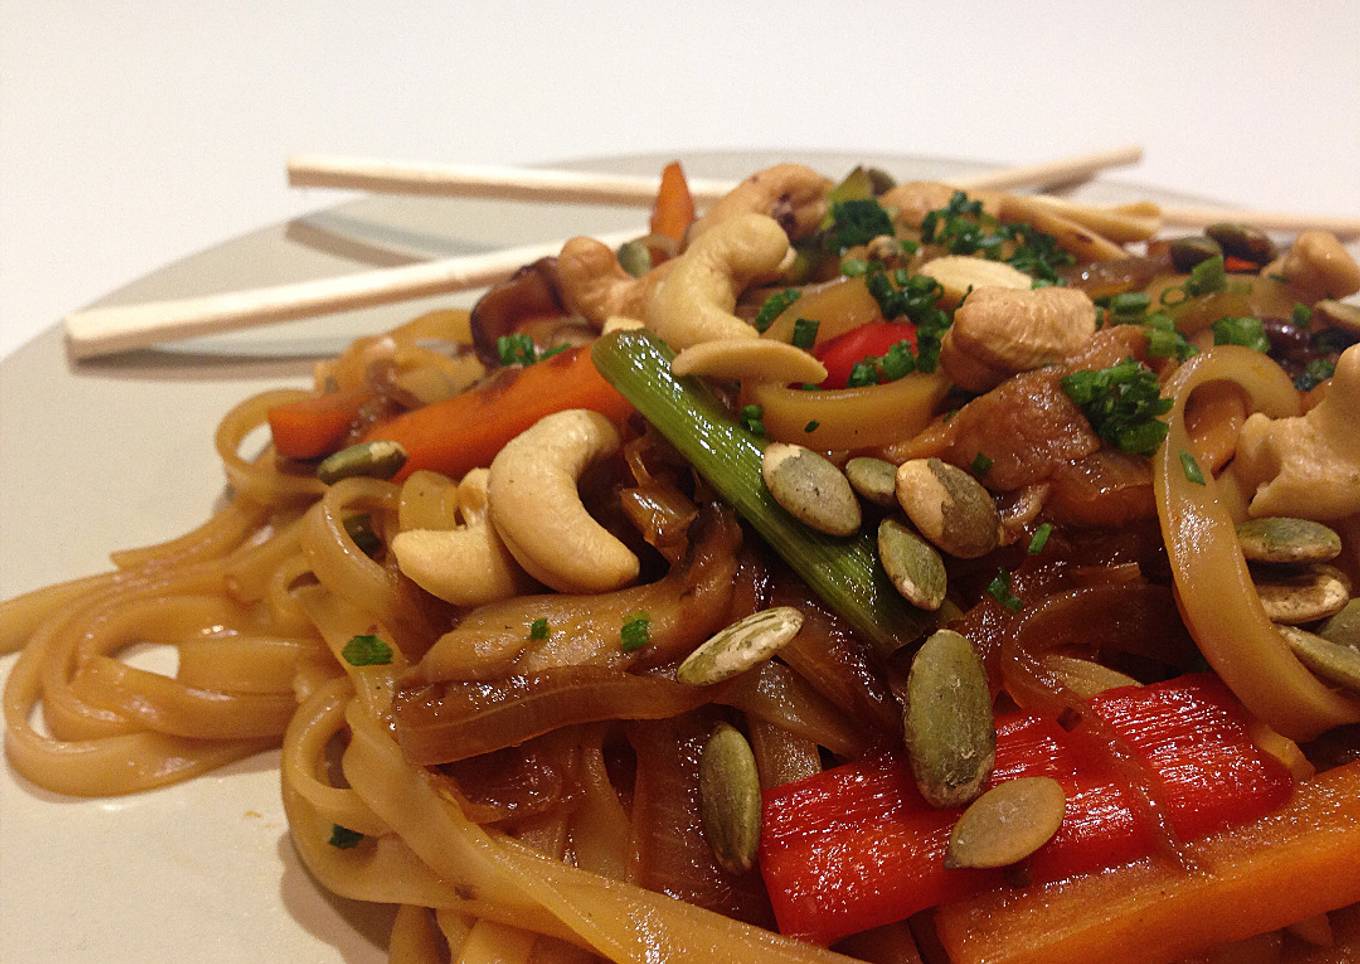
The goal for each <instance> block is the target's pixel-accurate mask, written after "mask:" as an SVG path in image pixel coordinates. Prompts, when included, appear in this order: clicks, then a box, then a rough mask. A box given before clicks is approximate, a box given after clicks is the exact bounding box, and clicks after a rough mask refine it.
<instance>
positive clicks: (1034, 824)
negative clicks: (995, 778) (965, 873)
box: [944, 777, 1067, 868]
mask: <svg viewBox="0 0 1360 964" xmlns="http://www.w3.org/2000/svg"><path fill="white" fill-rule="evenodd" d="M1066 808H1067V797H1066V795H1065V794H1064V793H1063V788H1062V785H1061V784H1059V783H1058V781H1057V780H1053V779H1051V778H1049V777H1021V778H1020V779H1018V780H1007V781H1006V782H1005V783H1002V784H998V785H997V786H995V787H992V789H990V790H988V791H987V792H986V793H984V794H983V795H982V796H980V797H978V798H977V799H976V800H974V801H973V802H972V804H971V805H969V807H968V809H967V810H965V811H964V812H963V816H961V817H959V822H958V823H956V824H954V829H953V830H951V831H950V833H949V850H948V851H946V853H945V857H944V865H945V866H946V867H950V868H953V867H1008V866H1010V865H1011V864H1015V863H1019V862H1020V861H1022V860H1024V859H1025V858H1026V857H1028V856H1029V855H1030V854H1032V853H1034V851H1036V850H1038V849H1039V848H1040V847H1042V846H1043V845H1044V844H1046V843H1048V841H1049V840H1051V839H1052V838H1053V835H1054V834H1055V833H1057V832H1058V828H1059V827H1060V826H1062V820H1063V811H1064V810H1066Z"/></svg>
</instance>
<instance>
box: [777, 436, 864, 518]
mask: <svg viewBox="0 0 1360 964" xmlns="http://www.w3.org/2000/svg"><path fill="white" fill-rule="evenodd" d="M760 474H761V476H763V477H764V479H765V487H766V488H768V489H769V490H770V495H772V496H774V500H775V501H776V502H778V503H779V504H780V505H781V506H783V507H784V509H785V510H786V511H788V513H789V514H790V515H792V516H793V517H794V518H795V519H797V520H798V521H799V522H802V523H803V524H804V525H806V526H809V527H811V528H813V529H816V530H817V531H818V532H825V533H826V534H827V535H833V536H848V535H852V534H853V533H855V532H856V531H858V529H859V524H860V520H861V518H862V517H861V515H860V508H859V500H858V499H856V498H855V493H854V491H853V490H852V489H851V488H850V482H849V480H848V479H846V477H845V476H844V475H843V474H842V473H841V470H840V469H838V468H836V466H834V465H832V464H831V463H830V462H828V461H827V460H826V459H824V458H822V456H820V455H818V454H817V453H816V452H813V451H812V450H811V449H805V448H803V446H801V445H789V444H787V443H784V442H773V443H771V444H770V445H768V446H767V447H766V449H765V456H764V458H762V459H761V462H760Z"/></svg>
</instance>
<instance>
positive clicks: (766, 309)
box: [752, 288, 803, 331]
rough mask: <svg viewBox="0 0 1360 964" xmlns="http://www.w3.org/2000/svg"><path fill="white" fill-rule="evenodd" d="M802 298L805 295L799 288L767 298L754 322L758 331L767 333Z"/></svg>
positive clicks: (788, 289) (787, 289)
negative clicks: (777, 319) (786, 310)
mask: <svg viewBox="0 0 1360 964" xmlns="http://www.w3.org/2000/svg"><path fill="white" fill-rule="evenodd" d="M801 297H803V293H802V292H801V291H799V290H798V289H797V288H785V289H784V290H783V291H780V292H778V293H777V294H772V295H770V297H768V298H766V299H765V303H764V304H763V305H761V306H760V311H759V312H757V313H756V317H755V321H754V322H752V324H754V325H755V329H756V331H765V330H766V329H767V328H769V327H770V326H771V325H772V324H774V320H775V319H776V318H778V317H779V316H780V315H782V314H783V313H784V311H785V309H787V308H788V306H789V305H791V304H793V303H794V302H795V301H797V300H798V299H799V298H801Z"/></svg>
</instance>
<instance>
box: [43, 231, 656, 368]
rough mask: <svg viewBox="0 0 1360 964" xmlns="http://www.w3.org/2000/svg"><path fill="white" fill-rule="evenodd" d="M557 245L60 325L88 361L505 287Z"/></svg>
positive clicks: (618, 235) (127, 308) (75, 315)
mask: <svg viewBox="0 0 1360 964" xmlns="http://www.w3.org/2000/svg"><path fill="white" fill-rule="evenodd" d="M645 233H646V229H644V228H640V227H639V228H634V229H633V230H630V231H615V232H611V233H609V234H601V235H599V239H600V240H601V241H602V242H604V243H605V244H607V245H609V246H610V247H616V246H618V245H620V244H622V243H623V242H625V241H628V240H630V239H632V238H636V237H639V236H640V235H643V234H645ZM564 243H565V239H562V240H558V241H550V242H546V243H540V244H526V245H521V246H519V247H514V248H505V249H503V250H500V251H492V252H488V253H486V254H472V255H462V256H459V257H454V258H440V259H438V260H434V261H424V262H421V263H419V264H411V265H402V266H401V267H397V268H378V269H375V270H371V271H359V272H355V273H353V274H345V275H339V276H337V277H333V278H318V279H316V280H313V281H302V282H296V283H293V284H282V285H273V286H271V287H267V288H252V289H247V290H245V291H231V292H225V293H222V294H215V295H203V296H200V297H195V298H178V299H175V300H172V301H156V302H150V303H147V304H138V305H119V306H115V307H109V308H88V309H86V310H84V311H75V312H72V313H71V314H69V315H67V316H66V318H65V319H64V320H63V324H64V326H65V329H66V345H67V350H68V351H69V353H70V355H71V357H73V358H77V359H79V358H95V357H97V356H100V355H110V354H113V353H115V352H120V351H130V350H132V349H134V348H146V347H148V346H150V345H154V344H157V343H160V342H166V341H178V340H181V339H184V338H194V337H197V336H199V335H209V334H217V333H219V332H224V331H235V330H238V329H241V328H251V327H254V326H256V325H263V324H269V323H271V322H276V321H290V320H293V319H297V318H309V317H312V316H314V315H324V314H330V313H331V312H336V311H346V310H349V309H352V308H367V307H370V306H372V305H381V304H390V303H393V302H399V301H407V300H409V299H412V298H423V297H426V296H428V295H435V294H447V293H450V292H455V291H465V290H468V289H471V288H480V287H483V286H485V285H489V284H495V283H496V282H498V281H502V280H504V279H505V278H507V277H509V276H510V275H511V274H512V273H513V272H514V271H515V270H516V269H518V268H519V267H521V266H523V265H526V264H528V263H529V262H531V261H536V260H538V259H539V258H543V257H548V256H551V255H556V254H558V253H559V252H560V251H561V250H562V245H563V244H564Z"/></svg>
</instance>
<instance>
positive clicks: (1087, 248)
mask: <svg viewBox="0 0 1360 964" xmlns="http://www.w3.org/2000/svg"><path fill="white" fill-rule="evenodd" d="M1068 213H1070V212H1063V213H1058V212H1057V211H1055V210H1054V209H1053V208H1052V207H1050V206H1048V205H1046V204H1044V203H1043V202H1041V201H1038V200H1036V199H1035V198H1032V197H1024V196H1022V195H1018V194H1003V195H1001V217H1002V218H1004V219H1005V220H1007V221H1024V222H1025V223H1027V224H1031V225H1033V226H1034V227H1036V228H1038V229H1039V230H1040V231H1042V232H1044V233H1045V234H1051V235H1053V238H1054V239H1055V240H1056V241H1057V242H1058V244H1059V246H1061V247H1062V248H1063V249H1064V250H1066V251H1070V252H1071V253H1072V254H1074V255H1076V257H1077V260H1078V261H1118V260H1120V259H1122V258H1128V257H1131V255H1130V254H1129V252H1127V251H1125V250H1124V249H1123V248H1122V247H1120V246H1119V245H1117V244H1115V243H1114V242H1113V241H1111V240H1110V239H1109V238H1107V237H1105V236H1103V235H1101V234H1099V233H1097V232H1096V231H1095V229H1094V228H1090V227H1087V226H1086V225H1085V224H1081V223H1079V222H1078V221H1077V220H1075V219H1074V218H1071V217H1067V216H1066V215H1067V214H1068Z"/></svg>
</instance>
